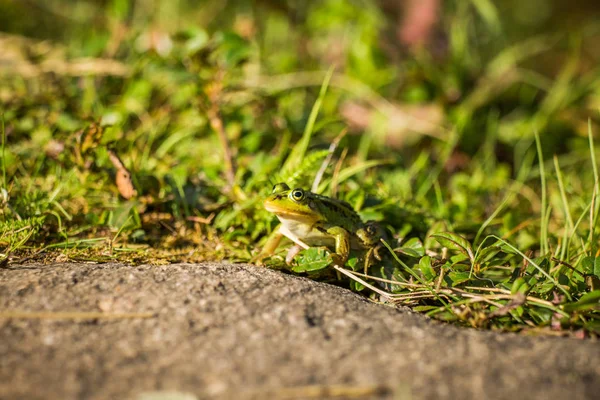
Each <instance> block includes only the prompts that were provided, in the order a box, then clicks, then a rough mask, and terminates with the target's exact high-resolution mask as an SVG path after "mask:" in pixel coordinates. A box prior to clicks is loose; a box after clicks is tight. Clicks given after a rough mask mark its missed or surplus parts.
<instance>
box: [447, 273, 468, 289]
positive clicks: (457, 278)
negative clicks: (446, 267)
mask: <svg viewBox="0 0 600 400" xmlns="http://www.w3.org/2000/svg"><path fill="white" fill-rule="evenodd" d="M448 277H449V278H450V279H451V280H452V286H457V285H460V284H461V283H464V282H467V281H469V280H470V279H471V273H470V272H450V273H449V274H448Z"/></svg>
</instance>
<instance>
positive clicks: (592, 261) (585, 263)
mask: <svg viewBox="0 0 600 400" xmlns="http://www.w3.org/2000/svg"><path fill="white" fill-rule="evenodd" d="M581 265H582V267H583V273H584V274H594V275H596V276H597V277H598V278H600V257H585V258H584V259H583V260H581Z"/></svg>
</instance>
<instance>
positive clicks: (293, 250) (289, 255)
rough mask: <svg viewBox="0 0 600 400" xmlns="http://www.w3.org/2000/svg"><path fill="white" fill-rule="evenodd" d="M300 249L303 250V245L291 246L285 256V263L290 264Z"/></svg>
mask: <svg viewBox="0 0 600 400" xmlns="http://www.w3.org/2000/svg"><path fill="white" fill-rule="evenodd" d="M300 251H302V247H300V246H299V245H297V244H295V245H293V246H292V247H290V249H289V250H288V252H287V255H286V256H285V263H286V264H287V265H290V263H291V262H292V260H293V259H294V257H296V256H297V255H298V253H300Z"/></svg>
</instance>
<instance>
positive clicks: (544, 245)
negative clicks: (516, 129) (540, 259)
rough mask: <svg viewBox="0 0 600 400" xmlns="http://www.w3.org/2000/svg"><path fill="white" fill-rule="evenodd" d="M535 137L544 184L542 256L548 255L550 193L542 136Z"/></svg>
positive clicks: (536, 135) (541, 233) (541, 179)
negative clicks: (547, 183) (547, 213)
mask: <svg viewBox="0 0 600 400" xmlns="http://www.w3.org/2000/svg"><path fill="white" fill-rule="evenodd" d="M534 135H535V146H536V149H537V154H538V163H539V170H540V181H541V184H542V207H541V215H540V221H541V224H540V250H541V253H542V254H547V253H548V221H547V218H546V214H545V213H546V212H547V203H548V191H547V189H546V170H545V167H544V154H543V153H542V143H541V141H540V134H539V133H538V131H535V132H534Z"/></svg>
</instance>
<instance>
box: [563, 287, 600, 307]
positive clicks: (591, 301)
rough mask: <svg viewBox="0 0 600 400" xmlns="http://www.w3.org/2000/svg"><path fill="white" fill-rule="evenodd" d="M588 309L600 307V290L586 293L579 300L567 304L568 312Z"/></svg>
mask: <svg viewBox="0 0 600 400" xmlns="http://www.w3.org/2000/svg"><path fill="white" fill-rule="evenodd" d="M588 309H600V290H594V291H593V292H589V293H586V294H584V295H583V296H581V298H580V299H579V300H578V301H577V302H575V303H570V304H566V305H565V311H566V312H572V311H582V310H588Z"/></svg>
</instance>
